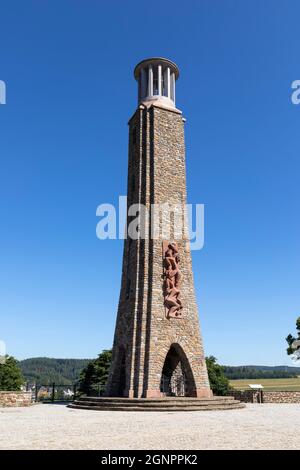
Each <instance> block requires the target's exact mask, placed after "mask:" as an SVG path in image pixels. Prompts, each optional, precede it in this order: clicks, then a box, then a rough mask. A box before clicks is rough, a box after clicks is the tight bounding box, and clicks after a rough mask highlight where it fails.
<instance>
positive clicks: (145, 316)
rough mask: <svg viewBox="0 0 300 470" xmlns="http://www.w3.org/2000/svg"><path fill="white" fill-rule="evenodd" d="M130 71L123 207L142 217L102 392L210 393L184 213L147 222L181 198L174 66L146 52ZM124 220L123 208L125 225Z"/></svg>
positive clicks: (130, 243) (128, 245) (128, 258)
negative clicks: (132, 94)
mask: <svg viewBox="0 0 300 470" xmlns="http://www.w3.org/2000/svg"><path fill="white" fill-rule="evenodd" d="M134 77H135V79H136V80H137V83H138V106H137V109H136V111H135V113H134V115H133V116H132V117H131V119H130V120H129V162H128V199H127V202H128V209H129V208H130V207H131V206H132V205H133V204H136V205H138V206H135V207H139V206H141V205H143V207H145V208H146V210H147V211H148V214H149V217H148V219H147V217H145V216H144V217H143V216H142V215H141V212H142V211H140V234H139V235H138V236H137V237H134V239H133V238H132V237H127V239H126V240H125V243H124V254H123V268H122V282H121V292H120V300H119V307H118V315H117V323H116V330H115V337H114V344H113V358H112V365H111V369H110V373H109V378H108V384H107V390H106V396H111V397H130V398H134V397H136V398H141V397H144V398H154V397H164V396H187V397H198V398H211V396H212V393H211V390H210V386H209V381H208V376H207V370H206V364H205V357H204V351H203V344H202V338H201V334H200V328H199V320H198V310H197V304H196V299H195V292H194V281H193V271H192V261H191V252H190V244H189V239H188V235H187V233H188V230H187V226H186V224H187V223H186V219H185V218H183V219H182V221H183V223H182V230H181V232H180V233H179V234H178V230H176V228H178V227H175V223H173V224H172V223H171V224H170V225H171V228H170V232H169V235H168V238H165V236H164V234H163V233H162V234H161V235H160V233H158V236H156V237H153V228H152V227H153V223H154V220H156V222H157V221H159V224H158V228H159V232H160V229H162V226H163V224H164V215H163V214H164V212H162V214H160V215H159V216H158V218H155V217H154V210H153V207H155V206H161V205H162V207H166V206H165V205H166V204H167V206H168V205H173V206H174V205H175V206H178V207H184V205H185V204H186V174H185V172H186V168H185V143H184V122H185V119H184V118H183V116H182V112H181V111H180V110H179V109H177V108H176V105H175V84H176V80H177V79H178V77H179V70H178V67H177V66H176V65H175V64H174V63H173V62H171V61H170V60H167V59H163V58H151V59H146V60H143V61H142V62H140V63H139V64H138V65H137V66H136V67H135V70H134ZM174 217H175V215H174V213H173V219H172V213H171V215H170V218H171V221H172V220H173V222H174V220H175V219H174ZM132 220H133V218H132V216H131V213H130V210H129V216H128V219H127V227H129V225H130V223H131V221H132ZM161 231H162V230H161ZM142 234H143V236H142ZM156 235H157V234H156Z"/></svg>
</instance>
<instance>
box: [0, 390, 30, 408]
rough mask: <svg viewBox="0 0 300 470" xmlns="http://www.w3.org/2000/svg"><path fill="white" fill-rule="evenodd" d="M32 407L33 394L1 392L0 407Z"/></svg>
mask: <svg viewBox="0 0 300 470" xmlns="http://www.w3.org/2000/svg"><path fill="white" fill-rule="evenodd" d="M30 405H31V392H0V407H4V406H5V407H12V406H30Z"/></svg>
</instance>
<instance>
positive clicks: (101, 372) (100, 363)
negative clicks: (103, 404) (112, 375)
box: [79, 349, 112, 395]
mask: <svg viewBox="0 0 300 470" xmlns="http://www.w3.org/2000/svg"><path fill="white" fill-rule="evenodd" d="M111 357H112V351H111V350H106V349H105V350H104V351H102V353H100V354H99V355H98V357H97V359H94V360H92V361H90V362H89V363H88V364H87V366H86V367H85V368H84V369H83V370H82V372H81V374H80V385H79V391H80V392H82V393H84V394H85V395H99V394H100V391H101V390H103V388H104V386H105V384H106V381H107V377H108V371H109V366H110V363H111Z"/></svg>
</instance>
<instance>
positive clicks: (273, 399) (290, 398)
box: [263, 392, 300, 403]
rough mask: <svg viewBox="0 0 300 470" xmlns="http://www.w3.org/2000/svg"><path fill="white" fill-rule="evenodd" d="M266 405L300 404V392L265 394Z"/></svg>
mask: <svg viewBox="0 0 300 470" xmlns="http://www.w3.org/2000/svg"><path fill="white" fill-rule="evenodd" d="M263 397H264V403H300V392H263Z"/></svg>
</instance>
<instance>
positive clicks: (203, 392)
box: [130, 387, 213, 399]
mask: <svg viewBox="0 0 300 470" xmlns="http://www.w3.org/2000/svg"><path fill="white" fill-rule="evenodd" d="M163 397H166V395H165V394H164V393H162V392H160V391H159V390H146V393H145V398H163ZM190 397H191V398H193V397H195V398H207V399H210V398H212V397H213V394H212V391H211V390H210V389H209V388H207V387H205V388H197V389H196V390H195V391H194V393H191V396H190ZM130 398H133V395H132V396H130Z"/></svg>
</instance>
